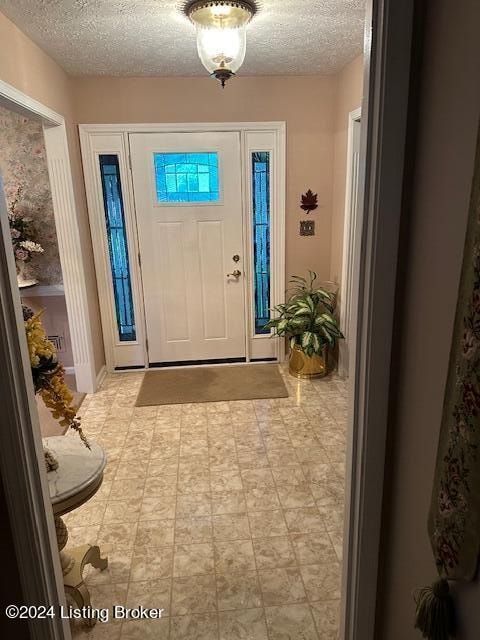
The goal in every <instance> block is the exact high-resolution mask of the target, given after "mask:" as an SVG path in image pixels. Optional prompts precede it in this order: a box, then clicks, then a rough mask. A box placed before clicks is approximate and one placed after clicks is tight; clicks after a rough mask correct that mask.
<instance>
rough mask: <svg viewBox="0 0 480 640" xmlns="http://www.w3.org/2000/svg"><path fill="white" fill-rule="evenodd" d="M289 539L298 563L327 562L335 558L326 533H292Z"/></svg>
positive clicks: (333, 560)
mask: <svg viewBox="0 0 480 640" xmlns="http://www.w3.org/2000/svg"><path fill="white" fill-rule="evenodd" d="M291 540H292V544H293V548H294V550H295V555H296V557H297V561H298V563H299V564H316V563H323V564H328V563H331V562H335V561H336V559H337V555H336V553H335V549H334V547H333V544H332V541H331V539H330V536H329V535H328V534H327V533H322V532H317V533H299V534H294V535H292V536H291Z"/></svg>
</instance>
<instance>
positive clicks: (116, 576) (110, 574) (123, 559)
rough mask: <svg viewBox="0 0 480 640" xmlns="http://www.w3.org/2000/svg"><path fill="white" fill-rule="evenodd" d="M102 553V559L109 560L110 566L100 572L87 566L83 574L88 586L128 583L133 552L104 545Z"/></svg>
mask: <svg viewBox="0 0 480 640" xmlns="http://www.w3.org/2000/svg"><path fill="white" fill-rule="evenodd" d="M100 552H101V556H102V557H106V558H107V559H108V566H107V568H106V569H104V570H103V571H100V570H99V569H95V567H92V566H91V565H87V566H86V568H85V570H84V573H83V575H84V577H85V582H86V583H87V585H88V586H90V585H98V584H107V583H111V584H121V583H127V582H128V580H129V577H130V567H131V563H132V550H131V549H116V547H114V546H112V545H103V546H102V548H101V549H100Z"/></svg>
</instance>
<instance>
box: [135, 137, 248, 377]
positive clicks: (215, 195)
mask: <svg viewBox="0 0 480 640" xmlns="http://www.w3.org/2000/svg"><path fill="white" fill-rule="evenodd" d="M130 151H131V161H132V175H133V186H134V197H135V206H136V216H137V226H138V239H139V248H140V257H141V265H142V281H143V295H144V304H145V320H146V328H147V339H148V360H149V364H150V365H155V364H161V363H172V362H179V363H183V362H185V363H187V362H196V361H206V360H207V361H208V360H219V361H221V360H226V359H238V360H242V359H243V358H245V355H246V352H245V309H244V304H245V293H244V286H245V284H244V283H245V279H244V264H245V261H244V256H243V246H244V245H243V223H242V185H241V158H240V134H239V133H237V132H226V133H225V132H222V133H215V132H208V133H155V134H150V133H145V134H144V133H135V134H130ZM234 272H235V274H234ZM232 274H234V275H232Z"/></svg>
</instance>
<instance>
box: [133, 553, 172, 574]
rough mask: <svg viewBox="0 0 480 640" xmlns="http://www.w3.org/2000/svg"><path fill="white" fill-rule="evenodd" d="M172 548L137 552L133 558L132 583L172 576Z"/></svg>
mask: <svg viewBox="0 0 480 640" xmlns="http://www.w3.org/2000/svg"><path fill="white" fill-rule="evenodd" d="M172 554H173V549H172V547H162V548H161V549H141V550H136V551H135V552H134V554H133V557H132V566H131V571H130V580H131V581H132V582H136V581H145V580H156V579H158V578H168V577H169V576H171V575H172Z"/></svg>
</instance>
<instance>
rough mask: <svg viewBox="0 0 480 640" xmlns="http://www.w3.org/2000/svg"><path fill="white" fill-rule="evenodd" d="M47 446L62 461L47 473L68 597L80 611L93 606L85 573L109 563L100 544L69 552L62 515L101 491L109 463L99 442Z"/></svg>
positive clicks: (59, 441) (66, 439)
mask: <svg viewBox="0 0 480 640" xmlns="http://www.w3.org/2000/svg"><path fill="white" fill-rule="evenodd" d="M43 444H44V446H45V447H46V448H48V449H49V450H51V452H52V453H53V454H54V456H55V458H56V459H57V461H58V468H57V469H55V470H53V471H50V472H49V473H47V478H48V487H49V491H50V499H51V501H52V507H53V514H54V517H55V532H56V535H57V544H58V551H59V554H60V564H61V566H62V573H63V583H64V585H65V594H66V596H67V598H68V599H69V600H70V601H72V602H73V603H74V605H75V606H76V607H78V608H79V609H81V608H83V607H89V606H90V604H91V603H90V593H89V591H88V588H87V586H86V585H85V583H84V580H83V570H84V568H85V566H86V565H87V564H90V565H92V566H93V567H94V568H96V569H100V570H101V571H103V570H104V569H106V568H107V566H108V560H107V559H106V558H102V557H101V554H100V548H99V547H98V546H96V545H90V544H83V545H81V546H79V547H75V548H73V549H68V550H66V549H65V547H66V544H67V542H68V529H67V526H66V524H65V522H64V521H63V519H62V517H61V516H62V515H64V514H66V513H69V512H70V511H73V510H74V509H77V508H78V507H80V506H81V505H82V504H84V503H85V502H87V501H88V500H90V499H91V498H92V497H93V496H94V495H95V494H96V493H97V491H98V490H99V489H100V486H101V484H102V481H103V470H104V469H105V464H106V455H105V451H104V450H103V449H102V447H101V446H100V445H99V444H97V443H95V442H91V443H90V445H91V449H87V448H86V447H85V446H84V444H83V443H82V442H81V441H80V440H79V439H78V438H77V437H76V436H75V435H72V436H54V437H51V438H44V440H43ZM95 622H96V619H95V618H88V619H86V620H85V623H86V624H87V625H88V626H93V625H94V624H95Z"/></svg>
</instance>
